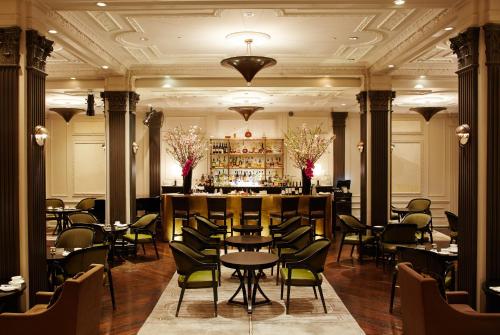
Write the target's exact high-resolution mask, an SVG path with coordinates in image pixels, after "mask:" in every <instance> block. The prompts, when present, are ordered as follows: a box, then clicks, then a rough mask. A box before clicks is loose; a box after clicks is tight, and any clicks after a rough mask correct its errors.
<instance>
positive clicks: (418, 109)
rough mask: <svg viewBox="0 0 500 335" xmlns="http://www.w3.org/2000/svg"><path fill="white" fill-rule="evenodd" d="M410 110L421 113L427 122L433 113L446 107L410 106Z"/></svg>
mask: <svg viewBox="0 0 500 335" xmlns="http://www.w3.org/2000/svg"><path fill="white" fill-rule="evenodd" d="M410 110H411V111H413V112H417V113H418V114H420V115H422V116H423V117H424V119H425V121H426V122H429V120H430V119H431V118H432V117H433V116H434V115H436V114H437V113H439V112H441V111H444V110H446V107H412V108H410Z"/></svg>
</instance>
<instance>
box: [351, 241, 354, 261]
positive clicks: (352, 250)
mask: <svg viewBox="0 0 500 335" xmlns="http://www.w3.org/2000/svg"><path fill="white" fill-rule="evenodd" d="M353 252H354V244H353V245H352V247H351V258H352V254H353Z"/></svg>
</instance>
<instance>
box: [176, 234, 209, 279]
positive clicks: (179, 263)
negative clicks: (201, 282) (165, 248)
mask: <svg viewBox="0 0 500 335" xmlns="http://www.w3.org/2000/svg"><path fill="white" fill-rule="evenodd" d="M169 245H170V249H171V251H172V255H173V256H174V260H175V267H176V269H177V273H178V274H180V275H189V274H191V273H192V272H194V271H196V270H197V268H199V264H198V262H203V261H204V259H205V256H204V255H203V254H200V253H199V252H198V251H196V250H195V249H193V248H191V247H190V246H188V245H187V244H185V243H183V242H180V241H171V242H170V243H169Z"/></svg>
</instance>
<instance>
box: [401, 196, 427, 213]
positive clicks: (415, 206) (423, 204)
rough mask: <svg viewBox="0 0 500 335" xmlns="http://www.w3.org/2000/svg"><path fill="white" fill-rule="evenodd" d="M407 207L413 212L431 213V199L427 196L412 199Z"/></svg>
mask: <svg viewBox="0 0 500 335" xmlns="http://www.w3.org/2000/svg"><path fill="white" fill-rule="evenodd" d="M406 207H407V208H408V209H409V210H410V211H411V213H425V214H429V215H430V214H431V200H430V199H427V198H415V199H411V200H410V202H409V203H408V205H407V206H406Z"/></svg>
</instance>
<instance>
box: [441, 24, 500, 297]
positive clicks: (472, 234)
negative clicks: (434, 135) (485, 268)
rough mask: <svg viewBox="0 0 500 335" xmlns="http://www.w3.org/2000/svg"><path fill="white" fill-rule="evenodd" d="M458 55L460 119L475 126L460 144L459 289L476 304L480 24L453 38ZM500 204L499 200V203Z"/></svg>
mask: <svg viewBox="0 0 500 335" xmlns="http://www.w3.org/2000/svg"><path fill="white" fill-rule="evenodd" d="M450 42H451V49H452V50H453V52H454V53H455V54H456V55H457V57H458V63H459V66H458V71H457V74H458V119H459V123H460V124H468V125H469V126H470V129H471V134H470V138H469V142H468V143H467V144H466V145H465V146H464V147H462V148H460V154H459V172H458V184H459V185H458V220H459V235H458V244H459V246H460V247H459V248H458V263H459V264H460V267H459V268H458V275H457V277H458V278H457V281H458V289H460V290H465V291H468V292H469V298H470V299H469V304H470V305H471V306H475V301H476V294H477V292H476V281H477V182H478V179H477V164H478V159H477V151H478V150H477V126H478V124H477V114H478V45H479V28H477V27H472V28H469V29H467V30H466V31H465V32H463V33H460V34H459V35H458V36H456V37H454V38H452V39H451V40H450ZM495 206H498V204H495Z"/></svg>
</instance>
